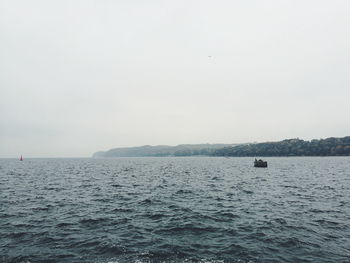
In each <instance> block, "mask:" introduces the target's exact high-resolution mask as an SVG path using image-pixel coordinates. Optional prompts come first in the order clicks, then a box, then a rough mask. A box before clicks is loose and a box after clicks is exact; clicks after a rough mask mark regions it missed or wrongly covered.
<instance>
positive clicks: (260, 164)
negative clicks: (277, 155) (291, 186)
mask: <svg viewBox="0 0 350 263" xmlns="http://www.w3.org/2000/svg"><path fill="white" fill-rule="evenodd" d="M254 167H267V161H263V160H261V159H260V160H257V159H255V161H254Z"/></svg>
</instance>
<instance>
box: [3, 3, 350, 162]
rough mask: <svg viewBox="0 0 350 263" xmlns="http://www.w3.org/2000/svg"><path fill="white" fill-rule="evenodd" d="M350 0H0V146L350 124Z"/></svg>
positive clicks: (216, 137)
mask: <svg viewBox="0 0 350 263" xmlns="http://www.w3.org/2000/svg"><path fill="white" fill-rule="evenodd" d="M349 14H350V1H348V0H344V1H341V0H333V1H329V0H327V1H324V0H307V1H305V0H290V1H284V0H274V1H271V0H264V1H261V0H256V1H253V0H252V1H249V0H240V1H238V0H237V1H232V0H227V1H221V0H215V1H214V0H211V1H210V0H196V1H191V0H176V1H167V0H149V1H145V0H142V1H141V0H102V1H89V0H82V1H74V0H60V1H47V0H31V1H27V0H23V1H17V0H0V157H18V156H19V155H20V154H23V155H24V156H25V157H79V156H81V157H84V156H91V155H92V153H93V152H95V151H99V150H107V149H110V148H113V147H121V146H137V145H145V144H151V145H159V144H168V145H176V144H182V143H241V142H253V141H259V142H262V141H275V140H281V139H285V138H296V137H299V138H301V139H312V138H326V137H331V136H334V137H341V136H346V135H350V121H349V120H350V15H349Z"/></svg>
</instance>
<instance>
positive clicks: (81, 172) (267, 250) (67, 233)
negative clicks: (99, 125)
mask: <svg viewBox="0 0 350 263" xmlns="http://www.w3.org/2000/svg"><path fill="white" fill-rule="evenodd" d="M265 160H267V161H268V168H254V167H253V161H254V158H224V157H155V158H111V159H93V158H83V159H24V160H23V161H19V160H16V159H0V262H4V263H5V262H6V263H7V262H18V263H36V262H38V263H39V262H40V263H44V262H45V263H46V262H62V263H68V262H69V263H71V262H72V263H74V262H76V263H80V262H94V263H117V262H120V263H124V262H134V263H151V262H164V263H170V262H172V263H178V262H186V263H191V262H198V263H225V262H237V263H264V262H271V263H272V262H295V263H302V262H316V263H326V262H327V263H329V262H335V263H349V262H350V157H285V158H266V159H265Z"/></svg>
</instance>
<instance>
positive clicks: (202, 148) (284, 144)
mask: <svg viewBox="0 0 350 263" xmlns="http://www.w3.org/2000/svg"><path fill="white" fill-rule="evenodd" d="M162 156H163V157H164V156H232V157H244V156H246V157H254V156H264V157H268V156H271V157H272V156H350V136H346V137H342V138H335V137H330V138H326V139H320V140H311V141H305V140H301V139H298V138H297V139H287V140H283V141H277V142H263V143H245V144H181V145H177V146H168V145H160V146H150V145H145V146H139V147H124V148H113V149H111V150H108V151H100V152H96V153H94V154H93V157H94V158H106V157H162Z"/></svg>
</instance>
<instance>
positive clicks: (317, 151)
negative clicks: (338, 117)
mask: <svg viewBox="0 0 350 263" xmlns="http://www.w3.org/2000/svg"><path fill="white" fill-rule="evenodd" d="M212 155H213V156H350V136H347V137H343V138H333V137H332V138H327V139H321V140H311V141H304V140H300V139H289V140H283V141H279V142H265V143H257V144H245V145H237V146H235V147H224V148H222V149H217V150H215V151H214V152H213V154H212Z"/></svg>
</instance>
